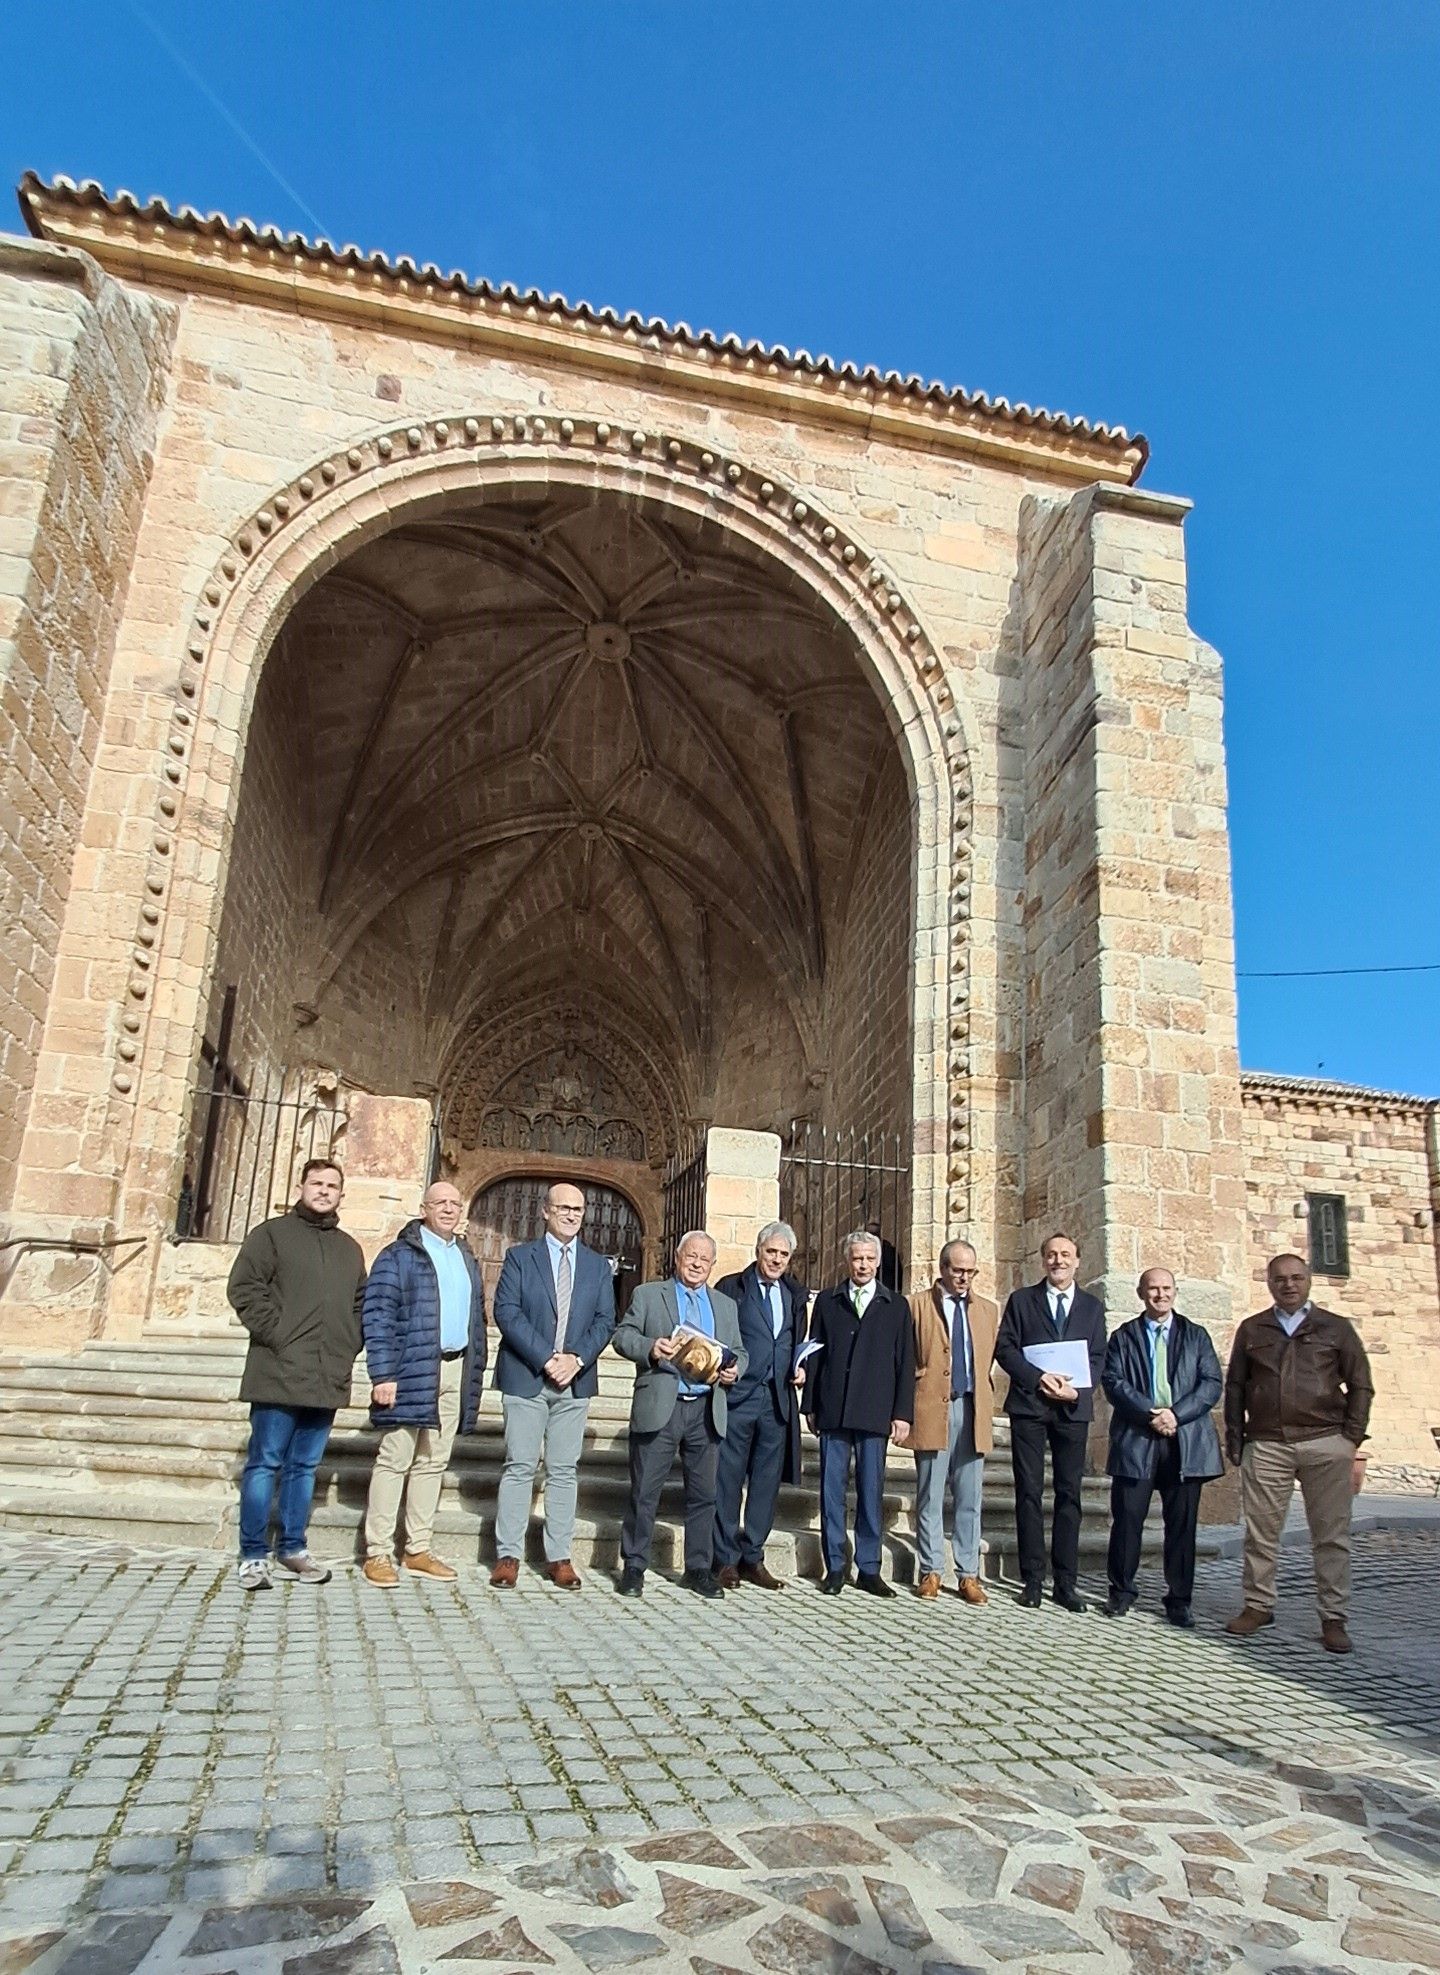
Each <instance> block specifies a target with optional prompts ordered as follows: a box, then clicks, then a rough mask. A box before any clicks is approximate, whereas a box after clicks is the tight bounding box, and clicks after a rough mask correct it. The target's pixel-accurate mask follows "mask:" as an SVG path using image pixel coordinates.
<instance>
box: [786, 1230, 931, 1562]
mask: <svg viewBox="0 0 1440 1975" xmlns="http://www.w3.org/2000/svg"><path fill="white" fill-rule="evenodd" d="M844 1254H845V1266H846V1272H847V1279H846V1280H845V1281H844V1282H842V1283H841V1284H840V1285H839V1286H838V1288H835V1289H826V1290H823V1291H822V1292H821V1293H820V1295H819V1296H817V1297H816V1299H815V1308H814V1309H813V1311H812V1312H811V1314H810V1335H809V1337H808V1339H807V1340H806V1343H805V1345H804V1346H803V1347H802V1352H801V1356H802V1358H803V1360H804V1362H803V1364H802V1366H801V1373H802V1374H803V1381H804V1407H805V1411H806V1414H807V1415H808V1417H809V1418H810V1420H811V1422H812V1423H813V1425H814V1426H815V1429H816V1431H817V1432H818V1433H819V1435H820V1547H821V1551H822V1553H823V1556H824V1561H825V1576H824V1579H823V1580H822V1582H821V1585H820V1589H821V1590H822V1591H823V1592H825V1593H826V1595H827V1596H829V1597H832V1598H833V1597H836V1596H838V1594H839V1593H840V1592H841V1591H843V1590H844V1588H845V1585H846V1583H847V1582H848V1568H847V1550H848V1545H847V1542H846V1531H845V1497H846V1493H847V1491H848V1489H849V1486H850V1467H851V1463H852V1461H853V1463H854V1466H855V1570H856V1577H855V1581H856V1583H857V1584H858V1585H859V1587H860V1589H861V1590H862V1591H868V1592H870V1593H871V1595H872V1596H873V1597H877V1598H893V1597H894V1596H895V1593H894V1590H893V1589H892V1588H891V1586H890V1585H888V1584H887V1583H886V1582H885V1580H884V1578H883V1577H882V1576H881V1575H880V1533H881V1512H882V1508H883V1502H884V1494H885V1450H886V1448H887V1446H888V1444H889V1442H890V1441H891V1440H893V1441H894V1442H895V1443H896V1445H897V1446H903V1445H904V1443H905V1441H906V1440H908V1439H909V1437H910V1426H911V1422H912V1421H913V1420H914V1418H915V1326H914V1324H913V1322H912V1321H911V1317H910V1306H909V1304H908V1303H906V1302H905V1301H904V1300H903V1298H901V1297H899V1296H897V1295H896V1294H895V1293H894V1291H893V1290H889V1289H886V1287H885V1285H884V1284H883V1283H881V1282H879V1281H877V1280H876V1278H877V1276H878V1274H879V1270H880V1242H879V1238H878V1237H877V1236H876V1235H873V1234H871V1233H870V1232H869V1231H868V1230H867V1229H859V1230H857V1232H856V1233H854V1234H848V1235H846V1237H845V1243H844Z"/></svg>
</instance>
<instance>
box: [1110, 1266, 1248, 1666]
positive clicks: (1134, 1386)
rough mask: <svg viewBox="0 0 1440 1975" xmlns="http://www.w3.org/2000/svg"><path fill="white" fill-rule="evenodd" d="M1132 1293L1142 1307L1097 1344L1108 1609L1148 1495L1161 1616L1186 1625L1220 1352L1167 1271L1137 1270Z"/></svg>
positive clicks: (1126, 1583)
mask: <svg viewBox="0 0 1440 1975" xmlns="http://www.w3.org/2000/svg"><path fill="white" fill-rule="evenodd" d="M1135 1292H1136V1294H1137V1295H1138V1296H1139V1298H1140V1301H1141V1302H1142V1303H1143V1304H1144V1305H1145V1314H1144V1315H1143V1316H1139V1317H1132V1318H1131V1320H1130V1322H1129V1323H1128V1324H1121V1326H1120V1328H1119V1330H1117V1331H1116V1333H1115V1335H1114V1336H1113V1337H1112V1338H1111V1339H1110V1342H1109V1344H1108V1345H1107V1346H1106V1349H1105V1372H1104V1376H1103V1379H1102V1381H1101V1382H1102V1383H1103V1385H1104V1387H1105V1396H1106V1398H1107V1399H1108V1400H1109V1401H1110V1404H1111V1407H1112V1408H1113V1410H1112V1412H1111V1415H1110V1457H1109V1460H1108V1461H1107V1463H1106V1469H1107V1472H1108V1473H1109V1475H1110V1558H1109V1570H1110V1601H1109V1603H1108V1604H1107V1605H1106V1607H1105V1610H1106V1612H1107V1614H1108V1615H1109V1616H1110V1617H1111V1618H1123V1617H1124V1616H1125V1614H1126V1612H1128V1611H1129V1610H1130V1607H1131V1606H1132V1605H1133V1604H1134V1603H1135V1596H1136V1592H1135V1573H1136V1571H1137V1570H1138V1569H1139V1567H1140V1538H1141V1535H1142V1533H1143V1531H1144V1528H1145V1517H1146V1515H1147V1513H1148V1511H1149V1508H1150V1497H1151V1495H1152V1494H1153V1492H1154V1491H1155V1490H1156V1489H1157V1488H1158V1489H1159V1491H1160V1508H1161V1513H1162V1515H1163V1516H1164V1521H1165V1616H1166V1618H1168V1619H1169V1621H1170V1623H1171V1624H1172V1625H1179V1626H1183V1627H1184V1628H1185V1630H1186V1631H1187V1632H1188V1631H1190V1630H1192V1629H1193V1627H1194V1624H1195V1620H1194V1619H1193V1617H1192V1616H1191V1613H1190V1600H1191V1597H1192V1595H1193V1594H1194V1590H1195V1529H1196V1525H1197V1523H1198V1522H1199V1519H1200V1490H1201V1489H1202V1488H1203V1487H1204V1486H1205V1483H1206V1482H1207V1481H1213V1480H1214V1479H1215V1477H1216V1475H1218V1474H1223V1473H1224V1471H1225V1463H1224V1462H1223V1461H1222V1460H1221V1458H1220V1436H1219V1435H1218V1434H1217V1433H1216V1431H1215V1422H1214V1421H1213V1420H1212V1419H1211V1417H1210V1413H1211V1409H1212V1408H1213V1407H1215V1406H1218V1405H1219V1403H1220V1389H1221V1379H1220V1360H1219V1359H1218V1358H1217V1357H1216V1355H1215V1346H1214V1345H1213V1344H1212V1343H1211V1342H1210V1334H1209V1332H1208V1331H1207V1330H1205V1329H1204V1328H1203V1327H1202V1326H1201V1325H1200V1324H1194V1323H1191V1321H1190V1319H1189V1318H1188V1317H1182V1316H1181V1314H1180V1312H1179V1311H1178V1310H1177V1309H1176V1308H1175V1278H1174V1276H1172V1275H1171V1273H1170V1271H1169V1270H1168V1269H1146V1271H1145V1273H1144V1274H1143V1275H1142V1276H1141V1278H1140V1280H1139V1282H1138V1283H1137V1284H1136V1285H1135Z"/></svg>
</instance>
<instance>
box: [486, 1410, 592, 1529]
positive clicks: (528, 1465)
mask: <svg viewBox="0 0 1440 1975" xmlns="http://www.w3.org/2000/svg"><path fill="white" fill-rule="evenodd" d="M500 1405H501V1411H502V1412H503V1413H504V1415H505V1466H504V1468H503V1469H502V1470H501V1474H500V1486H499V1488H498V1489H497V1491H496V1494H495V1554H496V1556H497V1557H523V1556H524V1554H525V1534H526V1531H527V1530H528V1529H529V1527H530V1504H531V1502H532V1501H533V1499H534V1495H535V1470H536V1468H537V1467H538V1466H539V1465H540V1457H541V1455H542V1454H543V1455H544V1457H545V1561H546V1563H550V1564H559V1563H568V1562H569V1560H570V1545H571V1544H572V1542H573V1541H574V1539H575V1496H576V1491H577V1488H578V1485H579V1484H578V1482H577V1480H576V1475H575V1470H576V1468H577V1467H578V1466H579V1463H580V1451H581V1449H582V1448H583V1447H584V1445H585V1416H586V1414H587V1413H588V1412H589V1411H590V1401H589V1400H588V1399H578V1398H576V1396H575V1394H574V1393H573V1392H562V1391H561V1390H560V1389H559V1387H558V1386H553V1385H547V1386H546V1387H545V1390H544V1391H543V1392H541V1393H540V1394H539V1395H538V1396H537V1397H536V1398H534V1399H521V1398H519V1397H517V1396H516V1394H514V1393H513V1392H507V1393H505V1394H504V1395H503V1396H502V1398H501V1402H500Z"/></svg>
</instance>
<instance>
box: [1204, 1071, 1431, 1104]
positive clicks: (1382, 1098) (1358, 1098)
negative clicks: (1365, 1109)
mask: <svg viewBox="0 0 1440 1975" xmlns="http://www.w3.org/2000/svg"><path fill="white" fill-rule="evenodd" d="M1240 1088H1241V1091H1242V1092H1243V1093H1244V1094H1245V1095H1246V1096H1252V1095H1253V1096H1256V1097H1312V1098H1319V1099H1322V1100H1323V1099H1331V1100H1333V1101H1335V1102H1336V1103H1342V1104H1344V1103H1349V1104H1400V1105H1404V1106H1406V1107H1407V1108H1408V1109H1410V1110H1416V1111H1423V1110H1425V1109H1426V1108H1427V1107H1428V1106H1430V1105H1432V1104H1435V1103H1440V1099H1437V1098H1434V1097H1416V1096H1415V1095H1413V1094H1412V1093H1411V1092H1409V1091H1403V1090H1375V1089H1373V1088H1372V1087H1371V1086H1370V1085H1368V1084H1342V1083H1333V1082H1331V1081H1330V1079H1329V1078H1326V1077H1286V1076H1278V1075H1276V1074H1275V1073H1274V1072H1272V1071H1270V1070H1242V1071H1241V1072H1240Z"/></svg>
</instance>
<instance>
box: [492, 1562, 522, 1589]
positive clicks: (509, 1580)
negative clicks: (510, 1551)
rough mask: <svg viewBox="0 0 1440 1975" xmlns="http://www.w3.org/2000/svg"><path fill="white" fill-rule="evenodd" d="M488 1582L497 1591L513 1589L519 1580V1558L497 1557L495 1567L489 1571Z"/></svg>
mask: <svg viewBox="0 0 1440 1975" xmlns="http://www.w3.org/2000/svg"><path fill="white" fill-rule="evenodd" d="M490 1582H491V1583H492V1584H493V1585H494V1587H495V1589H496V1590H497V1591H513V1590H514V1589H515V1586H516V1585H517V1584H518V1583H519V1582H520V1559H519V1558H518V1557H497V1558H496V1559H495V1568H494V1570H492V1571H491V1573H490Z"/></svg>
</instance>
